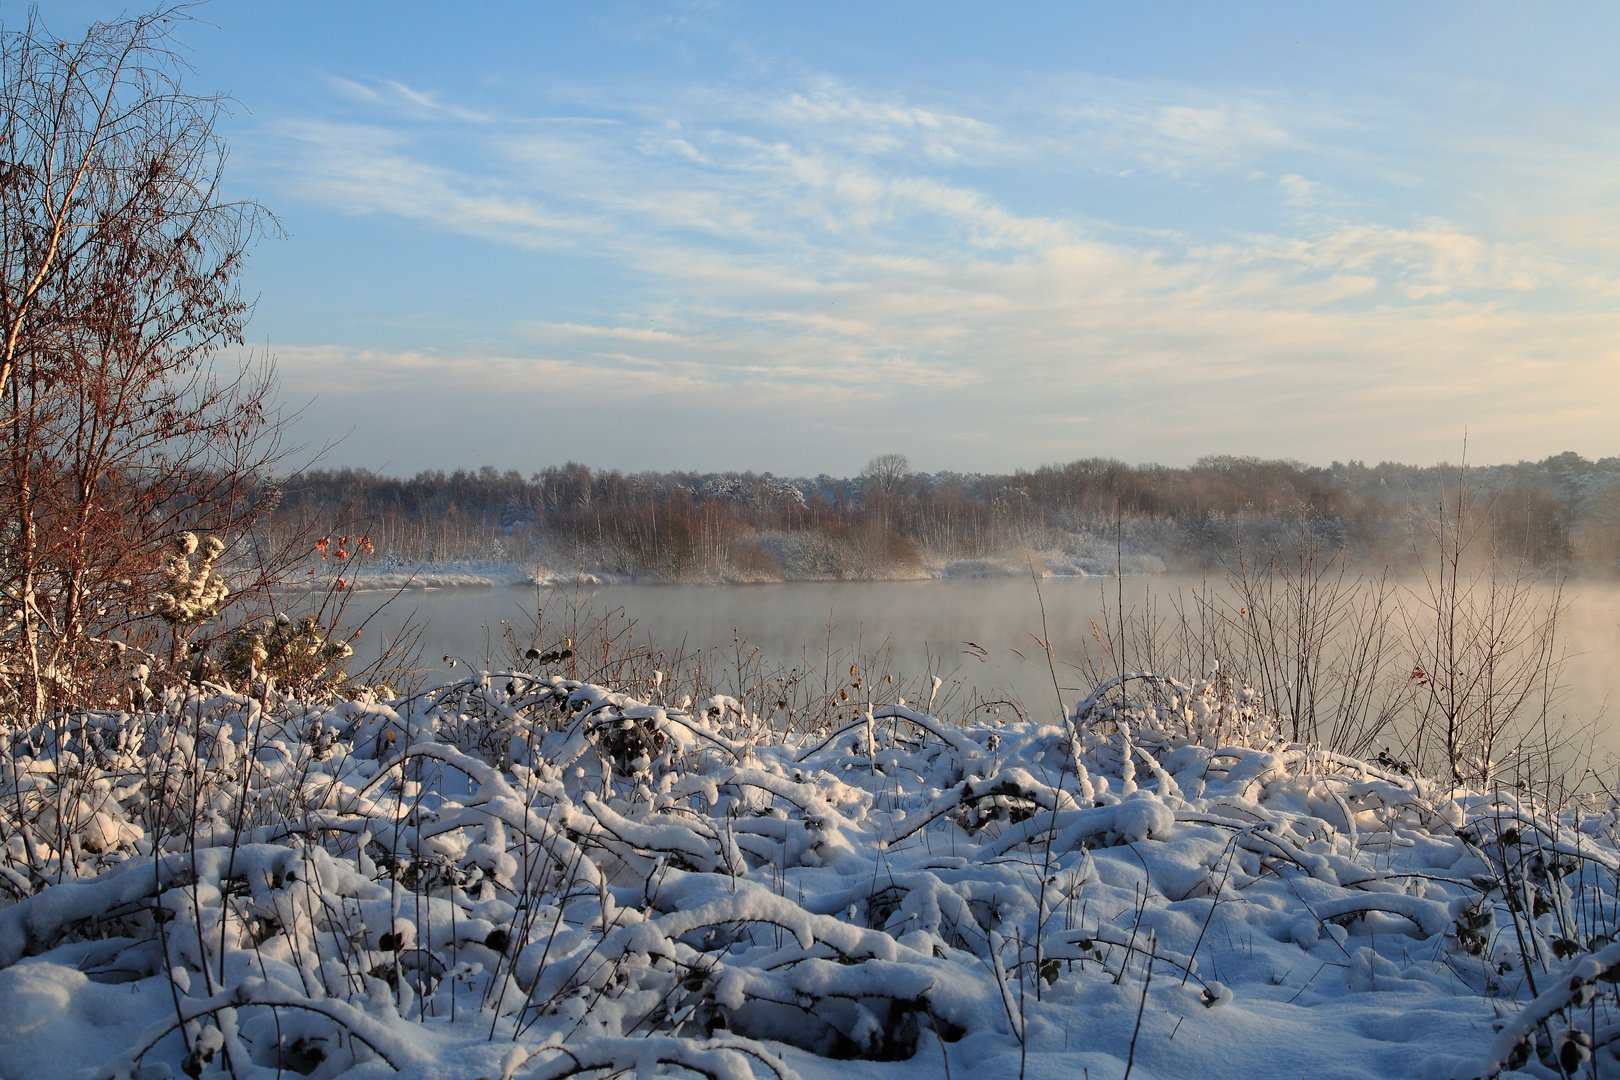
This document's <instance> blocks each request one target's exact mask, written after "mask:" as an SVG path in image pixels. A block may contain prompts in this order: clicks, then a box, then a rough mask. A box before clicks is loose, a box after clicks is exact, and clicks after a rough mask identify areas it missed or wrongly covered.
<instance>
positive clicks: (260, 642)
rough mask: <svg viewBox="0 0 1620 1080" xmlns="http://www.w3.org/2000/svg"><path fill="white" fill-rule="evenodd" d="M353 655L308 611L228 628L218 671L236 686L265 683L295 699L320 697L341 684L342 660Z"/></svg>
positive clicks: (344, 674) (344, 675) (349, 647)
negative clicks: (266, 680)
mask: <svg viewBox="0 0 1620 1080" xmlns="http://www.w3.org/2000/svg"><path fill="white" fill-rule="evenodd" d="M353 655H354V649H353V648H352V647H351V646H350V645H349V643H348V642H346V641H341V640H337V639H335V638H332V637H330V636H328V630H327V628H326V627H324V626H322V625H321V620H320V616H318V615H316V614H315V613H313V612H309V613H306V614H304V615H301V616H299V617H298V618H297V619H294V618H293V617H292V616H290V615H287V614H285V613H279V614H277V615H276V616H274V617H273V618H265V619H260V620H257V621H254V622H250V623H244V624H242V625H241V626H236V627H233V628H232V629H231V630H230V631H228V632H227V633H226V635H225V643H224V646H223V648H222V649H221V650H220V669H221V671H222V672H223V673H224V674H225V675H226V677H227V678H229V679H231V680H232V682H233V683H235V684H236V685H239V686H251V685H253V684H254V683H255V682H257V681H259V680H261V679H264V678H270V679H273V680H275V685H276V686H279V687H281V688H282V689H283V690H285V691H289V692H291V693H293V694H295V695H297V696H300V697H313V698H317V699H320V698H324V697H326V696H329V695H330V694H331V693H332V692H333V691H334V690H336V689H337V688H338V687H339V686H340V685H342V683H343V680H344V679H345V677H346V671H345V668H344V661H346V660H348V659H349V657H351V656H353Z"/></svg>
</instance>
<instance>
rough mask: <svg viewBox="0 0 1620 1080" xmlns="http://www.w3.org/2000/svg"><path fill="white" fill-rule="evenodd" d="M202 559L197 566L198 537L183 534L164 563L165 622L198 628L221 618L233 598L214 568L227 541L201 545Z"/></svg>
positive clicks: (161, 596)
mask: <svg viewBox="0 0 1620 1080" xmlns="http://www.w3.org/2000/svg"><path fill="white" fill-rule="evenodd" d="M201 547H202V555H201V556H200V557H199V558H198V560H197V565H196V566H192V565H191V557H192V556H193V555H195V554H197V548H198V540H197V534H196V533H189V532H187V533H181V534H180V535H179V536H177V537H175V539H174V543H173V545H172V547H171V549H170V551H169V553H168V555H167V556H165V557H164V560H163V578H164V585H165V588H164V590H163V591H162V592H160V593H158V594H157V597H156V601H157V612H158V614H159V615H160V616H162V618H163V619H164V621H165V622H168V623H172V624H173V625H175V626H198V625H201V624H202V623H205V622H208V621H209V620H211V619H213V618H214V617H216V616H217V615H218V614H219V609H220V605H222V604H223V603H225V598H226V597H227V596H229V595H230V592H231V590H230V586H229V584H228V583H227V582H226V580H225V578H224V577H223V576H221V575H220V573H219V572H218V571H217V570H216V569H215V567H214V564H215V562H217V561H218V559H219V557H220V556H221V555H222V554H224V552H225V541H223V540H221V539H220V538H219V537H217V536H210V537H208V538H207V539H205V540H203V541H202V542H201Z"/></svg>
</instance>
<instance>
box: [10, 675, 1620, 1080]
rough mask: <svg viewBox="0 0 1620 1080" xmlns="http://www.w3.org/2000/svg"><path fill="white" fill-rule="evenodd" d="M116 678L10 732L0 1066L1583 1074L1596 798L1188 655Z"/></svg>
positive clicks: (1612, 866)
mask: <svg viewBox="0 0 1620 1080" xmlns="http://www.w3.org/2000/svg"><path fill="white" fill-rule="evenodd" d="M263 651H264V653H265V656H264V657H263V658H257V659H254V660H253V663H255V664H264V663H268V662H269V661H270V650H269V649H267V648H266V649H264V650H263ZM152 704H153V707H152V708H151V709H149V710H147V711H144V712H135V713H131V712H96V713H84V714H80V715H77V716H74V717H72V718H64V719H62V720H60V721H58V722H54V723H52V724H42V725H35V726H32V727H24V728H15V729H10V730H8V731H6V732H5V740H6V741H5V752H4V757H3V767H0V784H3V790H0V843H3V844H4V849H3V851H4V854H3V859H0V897H3V899H0V1007H4V1008H7V1009H9V1015H12V1016H14V1017H20V1018H22V1019H18V1020H16V1021H14V1023H13V1024H12V1026H11V1027H10V1028H9V1029H6V1028H0V1070H5V1069H11V1070H13V1071H15V1070H17V1069H25V1070H27V1071H26V1073H25V1074H26V1075H29V1076H58V1075H67V1074H69V1073H71V1072H74V1071H75V1070H79V1069H81V1068H82V1069H83V1070H84V1071H83V1075H84V1076H85V1077H94V1078H108V1080H111V1078H113V1077H126V1076H136V1075H139V1076H141V1077H143V1078H145V1077H157V1076H161V1075H173V1074H177V1073H187V1074H189V1075H196V1076H203V1075H208V1076H216V1075H234V1076H235V1077H237V1078H238V1080H242V1078H245V1077H246V1078H254V1080H257V1078H259V1077H266V1078H268V1077H269V1076H271V1075H273V1074H274V1073H275V1072H278V1071H279V1072H282V1073H283V1074H285V1073H286V1072H288V1071H291V1072H297V1073H302V1074H304V1075H308V1076H314V1077H320V1078H322V1080H326V1078H329V1077H336V1076H339V1075H343V1074H346V1073H349V1072H350V1071H351V1070H353V1071H354V1072H355V1075H356V1076H359V1075H362V1074H371V1073H375V1072H376V1070H377V1069H379V1068H381V1069H386V1068H387V1067H388V1066H390V1065H391V1066H393V1067H395V1068H397V1069H401V1070H411V1071H416V1072H423V1071H429V1070H431V1071H433V1072H434V1074H435V1075H442V1076H465V1077H468V1078H469V1080H470V1078H472V1077H475V1076H482V1077H495V1076H502V1077H508V1078H521V1080H529V1078H534V1080H541V1078H547V1077H560V1076H565V1075H576V1074H584V1075H590V1074H593V1073H595V1074H596V1075H612V1074H615V1073H618V1072H625V1071H629V1070H634V1071H636V1072H637V1073H638V1075H654V1074H658V1073H660V1071H663V1072H670V1073H675V1074H680V1073H683V1072H684V1073H685V1074H688V1075H690V1074H697V1075H705V1076H710V1077H721V1078H733V1077H735V1078H741V1077H746V1076H749V1075H753V1076H756V1077H782V1078H786V1077H791V1076H794V1075H795V1074H805V1075H811V1076H816V1075H821V1076H828V1075H832V1074H831V1072H830V1071H829V1070H828V1069H827V1067H826V1066H825V1065H824V1064H821V1063H820V1062H821V1061H822V1060H824V1059H827V1058H852V1057H853V1058H865V1059H869V1060H872V1061H889V1060H901V1059H910V1058H912V1057H914V1056H916V1055H923V1056H922V1057H921V1058H919V1059H918V1060H919V1061H920V1062H932V1061H933V1060H934V1058H936V1057H937V1056H938V1055H944V1060H945V1061H946V1062H948V1063H950V1066H951V1068H953V1069H954V1070H958V1071H959V1074H967V1073H969V1072H972V1071H975V1070H983V1071H985V1072H986V1075H1008V1074H1010V1073H1011V1072H1012V1071H1014V1070H1016V1068H1017V1063H1018V1055H1019V1054H1020V1053H1023V1054H1028V1055H1031V1056H1036V1055H1049V1056H1053V1062H1054V1063H1053V1064H1052V1065H1050V1066H1049V1071H1061V1072H1064V1073H1066V1074H1073V1073H1075V1072H1078V1071H1080V1070H1081V1068H1082V1067H1083V1068H1085V1069H1089V1070H1091V1071H1093V1072H1095V1073H1096V1074H1097V1075H1104V1076H1106V1075H1118V1074H1119V1073H1120V1072H1121V1071H1122V1067H1123V1063H1124V1061H1125V1059H1126V1057H1127V1056H1129V1054H1130V1052H1131V1051H1130V1049H1129V1044H1130V1043H1131V1042H1132V1034H1131V1033H1132V1031H1133V1030H1135V1028H1133V1021H1134V1022H1135V1025H1136V1026H1137V1027H1139V1028H1140V1034H1141V1035H1142V1036H1143V1038H1142V1040H1141V1042H1140V1045H1138V1046H1137V1047H1136V1049H1135V1051H1134V1053H1135V1058H1134V1060H1135V1062H1136V1063H1137V1064H1138V1065H1140V1066H1141V1067H1142V1068H1143V1069H1144V1070H1146V1071H1150V1072H1152V1073H1153V1074H1154V1075H1178V1074H1181V1073H1196V1072H1197V1071H1198V1070H1199V1068H1200V1065H1199V1061H1200V1057H1199V1055H1205V1056H1206V1058H1207V1060H1209V1061H1214V1062H1220V1061H1223V1060H1225V1058H1224V1057H1223V1055H1227V1054H1229V1053H1230V1051H1231V1047H1233V1046H1234V1045H1235V1044H1236V1043H1237V1041H1238V1040H1240V1039H1241V1040H1242V1041H1243V1044H1244V1048H1245V1054H1244V1057H1243V1059H1241V1060H1244V1061H1250V1062H1258V1061H1264V1060H1269V1059H1271V1058H1272V1057H1274V1058H1275V1060H1277V1061H1291V1060H1292V1058H1290V1057H1289V1055H1294V1054H1297V1052H1298V1045H1299V1043H1298V1036H1299V1034H1300V1033H1302V1032H1305V1031H1310V1032H1312V1033H1326V1034H1323V1035H1322V1041H1323V1042H1325V1043H1327V1044H1330V1045H1332V1046H1333V1047H1335V1048H1336V1049H1335V1050H1334V1052H1335V1053H1342V1054H1344V1055H1347V1056H1353V1055H1366V1056H1368V1057H1369V1058H1377V1057H1378V1055H1380V1054H1393V1055H1396V1056H1391V1057H1388V1058H1387V1060H1388V1061H1389V1062H1391V1063H1392V1064H1391V1065H1390V1066H1389V1067H1388V1068H1386V1069H1385V1073H1386V1074H1388V1075H1410V1074H1411V1072H1412V1071H1413V1069H1414V1068H1416V1066H1417V1065H1418V1064H1421V1062H1418V1061H1415V1060H1414V1059H1413V1058H1412V1057H1411V1056H1410V1055H1411V1052H1412V1049H1413V1048H1412V1046H1411V1044H1408V1043H1395V1044H1394V1049H1390V1047H1389V1045H1388V1044H1390V1040H1391V1039H1392V1038H1394V1037H1395V1036H1393V1035H1389V1034H1385V1033H1386V1032H1391V1031H1393V1030H1394V1029H1393V1028H1392V1027H1391V1024H1390V1020H1389V1018H1390V1017H1391V1016H1396V1015H1399V1014H1400V1013H1401V1012H1402V1011H1410V1010H1414V1009H1423V1010H1425V1011H1424V1017H1425V1019H1424V1020H1423V1024H1424V1030H1425V1033H1426V1034H1425V1037H1426V1039H1427V1040H1428V1041H1427V1042H1426V1044H1425V1046H1424V1048H1423V1049H1422V1050H1421V1051H1420V1052H1419V1053H1420V1057H1421V1056H1430V1057H1432V1058H1433V1060H1432V1061H1431V1062H1429V1064H1427V1065H1424V1066H1423V1067H1424V1068H1425V1069H1427V1070H1428V1071H1430V1072H1432V1073H1434V1074H1436V1075H1455V1076H1474V1075H1488V1074H1490V1073H1491V1072H1492V1070H1496V1069H1500V1068H1501V1067H1503V1066H1504V1065H1506V1066H1512V1065H1514V1064H1515V1063H1520V1064H1522V1063H1523V1062H1525V1061H1528V1060H1529V1058H1530V1056H1532V1055H1535V1054H1538V1053H1539V1054H1541V1055H1542V1056H1543V1057H1545V1058H1546V1060H1548V1061H1553V1062H1554V1063H1555V1065H1556V1064H1559V1063H1567V1062H1568V1061H1570V1060H1573V1059H1574V1058H1576V1057H1581V1059H1582V1061H1583V1062H1584V1061H1592V1060H1597V1061H1600V1062H1601V1063H1602V1068H1603V1069H1611V1068H1615V1067H1617V1066H1620V1061H1617V1060H1616V1059H1615V1057H1614V1055H1613V1054H1612V1052H1611V1048H1612V1047H1613V1046H1614V1045H1615V1034H1614V1032H1613V1031H1611V1029H1610V1028H1609V1027H1606V1026H1603V1025H1599V1026H1597V1027H1596V1028H1594V1026H1593V1025H1592V1023H1590V1022H1589V1019H1588V1017H1589V1016H1590V1010H1591V1008H1592V1006H1593V1004H1594V1002H1596V1001H1598V1000H1599V999H1601V1001H1602V1002H1603V1003H1604V1005H1605V1007H1613V1005H1615V1004H1620V1003H1616V1002H1615V999H1614V991H1613V989H1612V987H1611V984H1610V983H1609V982H1607V981H1605V980H1606V979H1607V978H1608V977H1609V973H1610V972H1611V971H1614V970H1620V969H1617V967H1616V964H1617V963H1620V954H1615V953H1614V948H1615V947H1614V946H1612V945H1609V944H1607V941H1606V938H1609V937H1612V936H1613V935H1614V934H1615V929H1616V927H1615V921H1614V915H1613V912H1614V910H1615V906H1614V904H1615V898H1616V893H1617V890H1616V871H1617V869H1620V860H1617V858H1616V854H1615V850H1616V828H1617V823H1620V809H1617V808H1616V807H1615V806H1608V805H1606V808H1604V809H1603V810H1602V812H1601V813H1599V812H1589V811H1587V810H1583V809H1581V808H1578V807H1576V806H1574V805H1570V806H1568V807H1565V808H1562V809H1557V810H1555V809H1554V808H1551V807H1549V806H1547V805H1545V804H1544V803H1541V802H1539V801H1537V800H1536V799H1534V798H1532V797H1531V796H1530V795H1529V794H1528V793H1527V792H1517V793H1509V792H1471V791H1467V790H1463V789H1453V788H1446V787H1442V786H1440V785H1438V784H1436V783H1434V782H1432V781H1429V780H1426V779H1424V778H1422V777H1413V776H1406V775H1402V774H1400V773H1396V772H1391V771H1388V770H1385V769H1382V768H1379V767H1378V766H1376V765H1372V764H1368V763H1365V762H1361V761H1357V760H1354V759H1350V758H1346V757H1343V756H1341V755H1337V754H1333V753H1330V752H1326V751H1323V750H1322V749H1321V748H1319V747H1314V746H1309V745H1301V744H1291V743H1287V742H1286V741H1284V740H1282V739H1281V738H1280V736H1279V735H1278V731H1279V728H1278V725H1277V722H1276V720H1275V718H1273V717H1268V716H1267V715H1266V714H1265V712H1264V710H1263V709H1262V708H1260V705H1259V703H1258V701H1256V700H1255V697H1254V695H1253V694H1252V693H1250V692H1249V691H1247V690H1246V689H1245V688H1243V687H1234V686H1232V685H1230V684H1227V683H1224V682H1222V681H1219V680H1214V681H1211V682H1209V683H1207V684H1199V685H1190V686H1189V685H1183V684H1180V683H1176V682H1174V681H1172V680H1168V679H1163V678H1160V677H1158V676H1155V675H1151V674H1148V673H1138V674H1134V675H1129V676H1125V677H1122V678H1119V679H1116V680H1113V681H1112V682H1110V683H1109V684H1107V685H1104V686H1102V687H1099V688H1098V690H1097V691H1096V692H1094V693H1093V694H1091V695H1090V696H1088V697H1087V698H1086V699H1084V700H1083V701H1082V702H1081V703H1080V704H1079V705H1077V706H1076V708H1075V709H1074V710H1073V711H1072V712H1071V714H1070V715H1069V716H1066V717H1063V718H1062V720H1061V722H1060V723H1056V724H1050V725H1042V724H1036V723H1019V724H989V725H982V726H976V727H960V726H955V725H952V724H948V723H944V722H942V721H940V720H939V719H938V718H936V717H934V716H931V715H929V714H928V713H926V712H923V711H919V710H917V709H915V708H912V707H910V706H907V705H906V704H904V703H903V702H902V701H898V700H897V701H895V702H894V703H893V704H889V705H874V706H869V707H867V708H865V709H863V710H862V712H861V714H860V715H858V716H856V717H855V718H854V719H852V720H843V721H840V722H839V723H837V724H835V725H832V726H828V727H822V728H819V729H818V730H816V731H815V733H814V734H813V735H806V734H802V733H798V734H788V732H792V731H795V730H796V728H795V726H794V725H793V724H792V723H791V722H790V721H789V722H783V721H782V720H781V719H778V720H774V721H773V720H769V719H767V718H764V717H761V716H758V715H755V714H753V713H751V712H750V711H749V709H748V708H747V707H746V706H745V705H744V704H743V703H742V702H741V701H738V700H735V699H732V698H728V697H723V696H711V697H709V698H707V699H705V700H702V701H699V702H697V703H696V704H690V705H687V704H683V705H679V706H677V705H674V704H670V703H667V702H659V701H656V700H647V699H645V698H639V697H634V696H631V695H629V694H626V693H623V692H620V691H616V690H614V689H612V688H610V687H606V686H601V685H593V684H590V683H584V682H580V681H577V680H571V679H566V678H563V677H562V676H560V675H555V674H546V675H540V674H535V673H531V672H522V671H509V672H504V673H500V674H489V675H485V674H480V675H476V676H473V677H470V678H467V679H463V680H461V681H458V682H455V683H450V684H446V685H442V686H438V687H434V688H431V689H429V690H426V691H423V692H420V693H417V694H413V695H411V696H408V697H402V698H396V699H392V700H387V701H375V700H356V701H328V702H301V701H297V700H292V699H283V698H281V697H280V696H279V695H269V694H265V695H258V696H251V697H250V696H246V695H241V694H234V693H226V692H217V691H216V690H214V689H210V688H208V687H206V686H205V687H203V688H201V689H199V688H196V687H193V688H191V689H190V690H171V691H169V692H167V693H166V694H165V695H163V696H162V697H161V698H160V699H155V700H154V701H153V703H152ZM46 986H49V987H52V988H53V989H50V990H49V991H48V992H47V991H46V990H45V989H44V987H46ZM113 988H116V990H117V991H118V995H119V996H118V997H117V998H116V999H113V998H108V997H106V996H105V995H104V994H103V992H104V991H106V990H108V989H113ZM39 994H45V996H46V997H47V998H49V999H50V1000H52V1001H58V1002H59V1003H60V1004H59V1005H56V1006H52V1009H51V1010H50V1011H48V1013H47V1012H41V1011H40V1010H37V1009H33V1008H32V1006H31V1005H29V1003H30V1002H31V1001H33V1000H34V997H31V996H30V995H36V996H37V995H39ZM1537 995H1539V996H1537ZM1532 999H1533V1004H1531V1005H1530V1006H1529V1007H1528V1008H1527V1010H1526V1011H1525V1012H1524V1013H1522V1014H1520V1016H1519V1018H1512V1017H1511V1012H1509V1013H1507V1014H1506V1015H1508V1016H1509V1018H1508V1019H1507V1020H1505V1021H1502V1022H1501V1023H1502V1026H1501V1034H1500V1036H1499V1037H1498V1038H1497V1039H1496V1042H1495V1043H1491V1042H1490V1036H1489V1032H1490V1029H1491V1025H1492V1023H1493V1021H1495V1020H1496V1018H1497V1016H1498V1015H1503V1010H1504V1009H1505V1010H1511V1009H1512V1008H1513V1007H1514V1003H1515V1002H1525V1001H1532ZM113 1002H116V1004H114V1003H113ZM1148 1004H1151V1008H1148V1007H1146V1006H1147V1005H1148ZM1583 1009H1584V1010H1587V1011H1582V1010H1583ZM90 1010H99V1012H98V1013H97V1015H98V1023H99V1024H100V1025H101V1027H100V1028H99V1029H98V1030H103V1031H104V1032H105V1034H106V1038H105V1039H102V1038H98V1039H96V1040H73V1039H63V1038H56V1037H54V1036H53V1035H52V1033H53V1032H56V1033H57V1034H63V1033H65V1032H66V1031H67V1030H68V1029H67V1028H62V1027H56V1028H52V1027H50V1025H51V1024H68V1023H70V1022H71V1018H72V1017H75V1016H83V1015H88V1014H89V1011H90ZM1532 1014H1534V1016H1535V1019H1525V1017H1530V1016H1532ZM50 1017H66V1018H67V1019H60V1020H56V1019H50ZM1480 1032H1484V1033H1485V1034H1484V1035H1481V1034H1480ZM1178 1036H1179V1037H1178ZM108 1040H111V1041H110V1042H109V1041H108ZM44 1045H52V1046H58V1047H60V1049H59V1050H57V1051H56V1052H55V1055H54V1056H46V1055H44V1054H43V1053H42V1052H41V1051H40V1050H38V1049H37V1048H38V1047H39V1046H44ZM109 1046H112V1047H115V1049H112V1050H109V1049H108V1047H109ZM1065 1054H1067V1055H1069V1057H1068V1059H1062V1060H1061V1061H1060V1060H1059V1059H1058V1058H1057V1057H1056V1056H1058V1055H1065ZM109 1055H111V1060H107V1058H108V1056H109ZM1268 1055H1269V1056H1270V1057H1268ZM1445 1055H1450V1056H1449V1057H1447V1056H1445ZM1582 1055H1590V1057H1583V1056H1582ZM1395 1062H1398V1063H1399V1064H1394V1063H1395ZM1228 1064H1230V1062H1228ZM907 1067H908V1068H913V1067H915V1065H913V1066H907ZM928 1067H932V1065H931V1064H930V1065H929V1066H928ZM1549 1067H1551V1066H1549ZM1583 1067H1584V1066H1583ZM869 1068H876V1066H869ZM955 1074H958V1073H953V1075H955ZM1247 1074H1250V1075H1252V1074H1253V1073H1252V1072H1248V1073H1247ZM5 1075H7V1076H8V1077H9V1075H10V1073H6V1074H5Z"/></svg>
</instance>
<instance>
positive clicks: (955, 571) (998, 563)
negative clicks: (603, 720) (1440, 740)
mask: <svg viewBox="0 0 1620 1080" xmlns="http://www.w3.org/2000/svg"><path fill="white" fill-rule="evenodd" d="M1105 555H1106V557H1104V555H1097V556H1095V557H1093V556H1091V555H1076V554H1073V553H1067V552H1063V551H1047V552H1025V553H1022V554H1011V555H1007V556H1005V557H994V558H983V559H932V560H926V561H925V562H924V563H923V565H922V568H921V569H920V570H918V571H915V572H910V573H906V574H902V575H899V578H910V577H921V578H995V577H1021V578H1027V577H1028V576H1029V574H1030V571H1031V569H1032V568H1033V570H1034V572H1035V573H1037V574H1039V575H1040V576H1041V577H1098V576H1101V577H1112V576H1114V574H1115V572H1116V570H1123V571H1124V573H1125V574H1126V575H1127V576H1132V577H1135V576H1141V575H1147V574H1162V573H1164V572H1165V564H1164V561H1163V560H1162V559H1159V558H1158V557H1157V556H1152V555H1130V556H1127V557H1122V558H1121V559H1119V560H1118V564H1117V565H1116V559H1115V553H1114V552H1113V551H1112V550H1110V551H1108V552H1106V553H1105ZM307 570H308V568H306V569H305V571H304V572H298V573H294V574H292V575H291V576H290V577H289V583H290V584H294V585H296V584H298V583H299V582H301V581H302V580H303V579H304V578H305V577H308V576H309V575H308V574H307ZM318 574H319V575H320V577H319V585H321V586H325V585H327V584H328V583H329V580H328V575H329V574H330V571H329V570H328V569H326V568H320V569H319V571H318ZM344 578H345V581H346V582H349V583H352V584H353V586H354V587H355V588H359V589H447V588H456V587H460V586H470V587H475V588H478V587H482V588H490V587H500V586H512V585H539V586H542V587H552V586H555V587H564V588H567V587H572V586H575V585H628V584H631V583H632V578H631V577H630V576H629V575H627V574H619V573H614V572H613V571H612V570H609V569H607V568H605V567H601V566H592V567H583V568H582V567H573V568H568V567H557V566H552V565H550V564H547V563H540V562H516V563H510V562H508V563H495V562H445V563H424V564H422V565H420V566H411V565H404V564H387V563H385V564H373V565H370V566H361V565H356V566H351V567H348V568H346V569H345V570H344ZM790 580H820V579H813V578H803V579H801V578H791V579H790ZM829 580H830V579H829ZM717 583H718V582H717Z"/></svg>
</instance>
